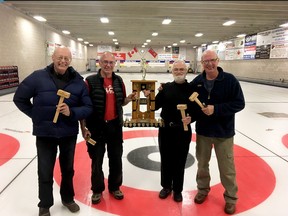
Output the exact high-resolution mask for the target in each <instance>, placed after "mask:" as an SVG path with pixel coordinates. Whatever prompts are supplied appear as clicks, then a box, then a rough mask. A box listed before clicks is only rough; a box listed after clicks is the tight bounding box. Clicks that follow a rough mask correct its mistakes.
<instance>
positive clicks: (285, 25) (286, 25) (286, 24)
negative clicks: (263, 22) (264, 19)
mask: <svg viewBox="0 0 288 216" xmlns="http://www.w3.org/2000/svg"><path fill="white" fill-rule="evenodd" d="M279 27H282V28H283V27H288V23H283V24H281V25H279Z"/></svg>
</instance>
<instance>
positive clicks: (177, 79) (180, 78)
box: [173, 75, 186, 84]
mask: <svg viewBox="0 0 288 216" xmlns="http://www.w3.org/2000/svg"><path fill="white" fill-rule="evenodd" d="M173 77H174V81H175V82H176V83H179V84H181V83H184V82H185V78H186V76H185V75H180V76H175V75H173Z"/></svg>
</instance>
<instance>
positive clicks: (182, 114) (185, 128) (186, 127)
mask: <svg viewBox="0 0 288 216" xmlns="http://www.w3.org/2000/svg"><path fill="white" fill-rule="evenodd" d="M180 111H181V116H182V118H185V117H186V116H185V111H184V110H182V109H181V110H180ZM183 127H184V131H188V126H187V125H186V124H185V123H184V122H183Z"/></svg>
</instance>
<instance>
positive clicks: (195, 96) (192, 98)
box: [189, 92, 204, 108]
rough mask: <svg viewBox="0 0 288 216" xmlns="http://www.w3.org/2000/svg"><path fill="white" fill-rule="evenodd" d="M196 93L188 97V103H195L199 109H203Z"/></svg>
mask: <svg viewBox="0 0 288 216" xmlns="http://www.w3.org/2000/svg"><path fill="white" fill-rule="evenodd" d="M198 95H199V94H198V93H197V92H193V94H192V95H191V96H190V97H189V100H190V101H192V102H193V101H195V102H196V103H197V104H198V105H199V106H200V107H201V108H204V105H203V104H202V103H201V102H200V101H199V99H198V98H197V97H198Z"/></svg>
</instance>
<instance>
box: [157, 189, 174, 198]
mask: <svg viewBox="0 0 288 216" xmlns="http://www.w3.org/2000/svg"><path fill="white" fill-rule="evenodd" d="M170 193H171V189H167V188H163V189H162V190H161V191H160V193H159V198H160V199H166V198H167V197H168V196H169V194H170Z"/></svg>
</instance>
